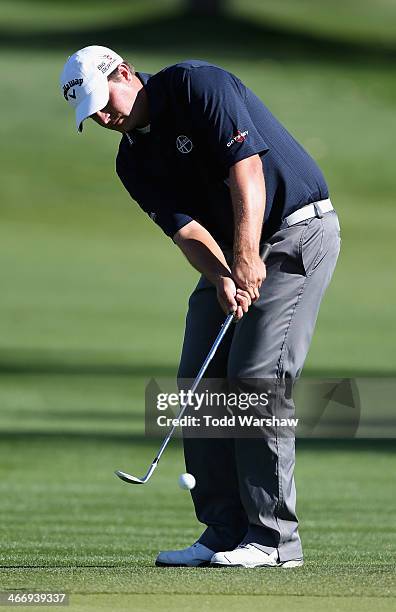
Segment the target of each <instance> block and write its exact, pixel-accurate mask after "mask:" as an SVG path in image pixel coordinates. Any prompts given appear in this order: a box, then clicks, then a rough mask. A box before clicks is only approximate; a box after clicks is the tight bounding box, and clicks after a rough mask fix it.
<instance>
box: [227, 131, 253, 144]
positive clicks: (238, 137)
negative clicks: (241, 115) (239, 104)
mask: <svg viewBox="0 0 396 612" xmlns="http://www.w3.org/2000/svg"><path fill="white" fill-rule="evenodd" d="M248 134H249V130H245V131H244V132H241V131H240V130H238V131H237V133H236V134H235V135H234V136H233V137H232V138H231V140H230V141H229V142H227V147H231V146H232V145H233V144H234V142H244V141H245V140H246V136H247V135H248Z"/></svg>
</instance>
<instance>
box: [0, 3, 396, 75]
mask: <svg viewBox="0 0 396 612" xmlns="http://www.w3.org/2000/svg"><path fill="white" fill-rule="evenodd" d="M92 44H100V45H106V46H109V47H113V48H114V49H116V50H117V49H120V48H122V49H129V50H130V53H131V56H130V58H129V59H130V60H131V61H132V62H133V53H139V54H141V53H149V54H153V53H157V54H161V53H169V54H174V55H178V56H180V59H183V58H186V57H202V54H204V56H205V57H213V56H219V57H221V58H227V57H230V58H233V59H238V60H254V61H256V60H259V59H268V60H275V61H287V62H288V63H290V62H296V63H297V62H301V61H304V62H310V63H314V64H316V63H321V64H322V63H331V64H343V65H345V64H348V63H349V64H361V65H367V64H377V65H378V64H391V63H392V65H393V64H394V62H395V59H396V43H394V44H393V43H385V42H384V43H383V44H381V45H379V44H377V45H374V44H372V43H368V42H365V41H347V40H343V39H339V38H337V37H331V35H327V36H326V35H324V34H321V35H319V34H316V33H315V32H314V31H312V32H297V31H294V30H292V29H290V28H289V27H287V26H286V25H285V26H284V27H282V26H279V25H275V24H271V23H270V22H268V23H266V24H265V23H254V22H252V21H250V20H249V19H246V18H243V17H239V16H233V15H232V14H225V15H224V16H223V17H222V18H221V19H213V18H209V17H203V16H201V17H192V16H190V15H187V14H184V13H174V14H172V15H170V16H169V15H168V16H166V17H164V16H162V17H157V18H151V19H149V20H146V21H139V23H133V22H130V23H119V24H117V23H115V24H111V25H107V26H104V27H98V26H95V27H93V28H92V29H81V30H79V29H77V28H74V29H72V30H71V29H65V30H56V31H50V32H48V31H45V32H31V33H29V32H18V31H10V30H5V29H0V47H1V48H3V49H29V50H31V49H36V50H43V49H44V50H46V49H48V50H55V49H56V50H63V51H65V52H68V53H72V52H73V51H75V50H77V49H79V48H81V47H84V46H86V45H92Z"/></svg>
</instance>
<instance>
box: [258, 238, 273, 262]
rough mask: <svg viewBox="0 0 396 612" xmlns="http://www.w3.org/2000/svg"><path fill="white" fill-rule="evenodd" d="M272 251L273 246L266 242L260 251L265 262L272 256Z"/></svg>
mask: <svg viewBox="0 0 396 612" xmlns="http://www.w3.org/2000/svg"><path fill="white" fill-rule="evenodd" d="M271 249H272V244H269V243H268V242H264V244H263V246H262V247H261V249H260V257H261V259H262V260H263V261H265V260H266V259H267V257H268V255H269V254H270V251H271Z"/></svg>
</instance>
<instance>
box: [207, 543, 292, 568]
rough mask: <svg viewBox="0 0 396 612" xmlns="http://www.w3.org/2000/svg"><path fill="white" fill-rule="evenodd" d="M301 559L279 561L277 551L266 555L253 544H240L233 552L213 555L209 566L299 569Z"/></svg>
mask: <svg viewBox="0 0 396 612" xmlns="http://www.w3.org/2000/svg"><path fill="white" fill-rule="evenodd" d="M302 564H303V559H290V560H289V561H279V556H278V551H277V550H274V551H273V552H272V553H270V554H268V553H266V552H264V551H263V550H260V549H259V548H257V547H256V546H253V544H240V545H239V546H238V547H237V548H235V549H234V550H228V551H226V552H218V553H216V554H214V555H213V557H212V559H211V561H210V565H211V566H212V567H249V568H253V567H286V568H289V567H290V568H291V567H299V566H300V565H302Z"/></svg>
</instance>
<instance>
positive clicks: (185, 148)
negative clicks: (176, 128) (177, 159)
mask: <svg viewBox="0 0 396 612" xmlns="http://www.w3.org/2000/svg"><path fill="white" fill-rule="evenodd" d="M176 147H177V150H178V151H180V153H191V151H192V150H193V148H194V145H193V143H192V142H191V140H190V139H189V138H188V137H187V136H183V134H181V135H180V136H178V137H177V138H176Z"/></svg>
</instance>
